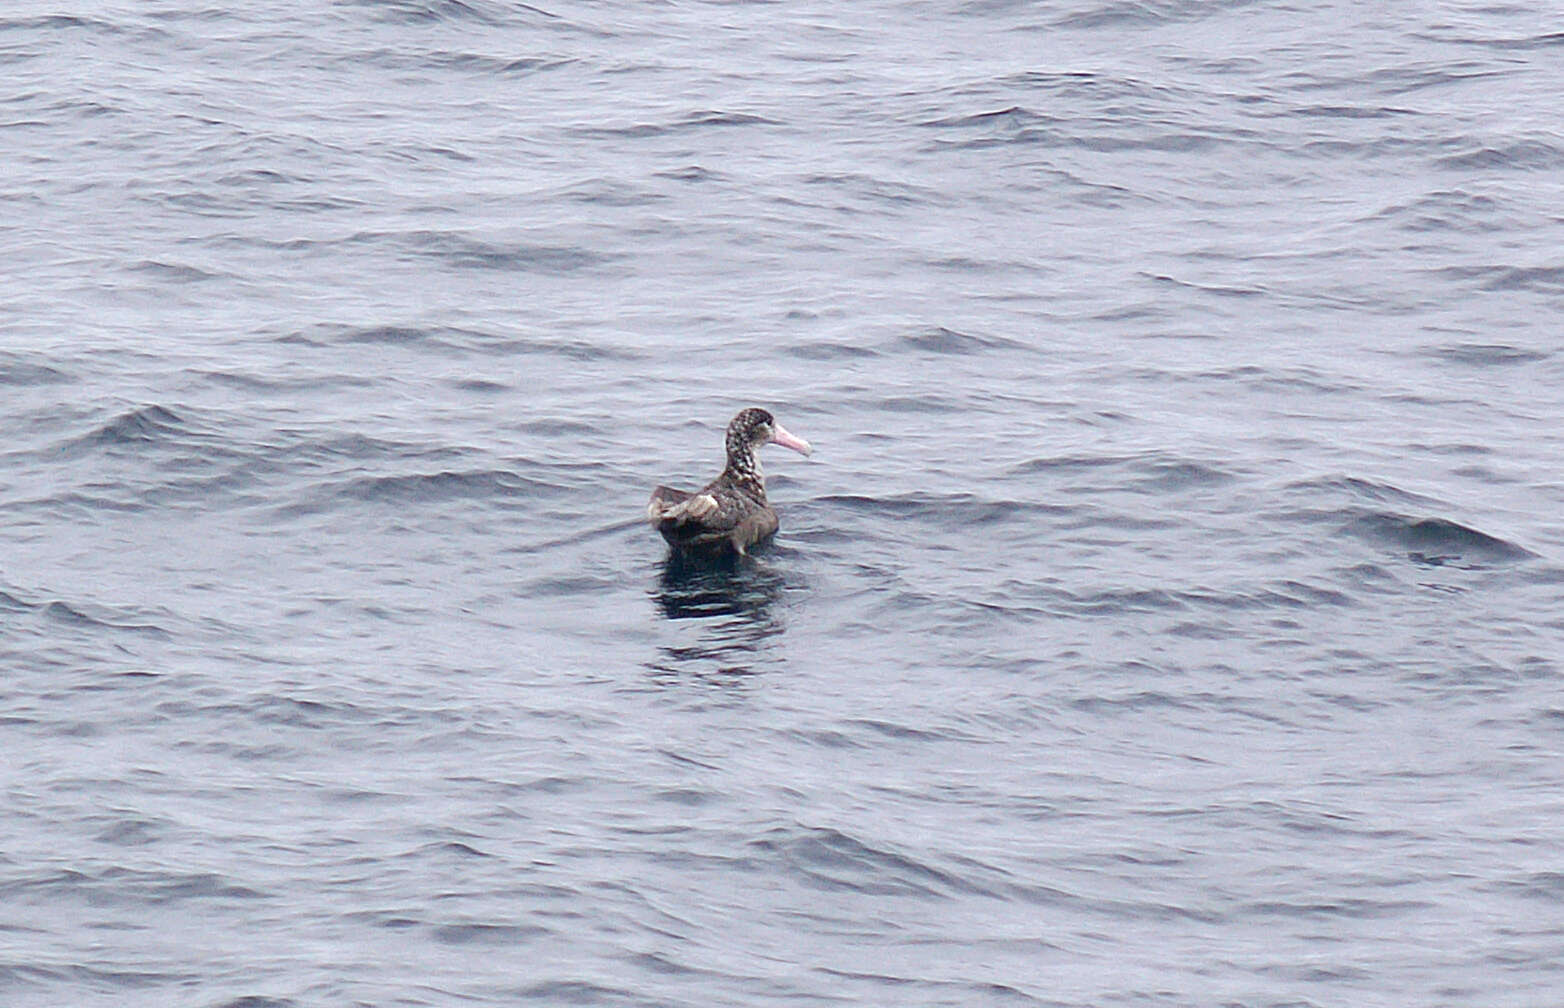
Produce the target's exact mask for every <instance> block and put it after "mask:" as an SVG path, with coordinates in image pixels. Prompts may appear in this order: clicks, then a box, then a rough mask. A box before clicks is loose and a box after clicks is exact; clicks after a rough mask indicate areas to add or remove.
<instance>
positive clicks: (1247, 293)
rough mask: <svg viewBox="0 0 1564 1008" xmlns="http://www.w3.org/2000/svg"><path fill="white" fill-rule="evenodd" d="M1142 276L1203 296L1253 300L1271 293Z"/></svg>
mask: <svg viewBox="0 0 1564 1008" xmlns="http://www.w3.org/2000/svg"><path fill="white" fill-rule="evenodd" d="M1140 275H1141V276H1143V277H1145V278H1146V279H1148V280H1153V281H1155V282H1156V283H1158V284H1161V285H1164V286H1168V287H1178V288H1182V289H1184V290H1192V291H1199V292H1200V293H1202V294H1215V295H1217V296H1218V297H1230V298H1251V297H1261V296H1263V295H1266V294H1269V293H1270V291H1268V290H1266V289H1264V288H1263V287H1238V286H1232V285H1224V284H1202V283H1196V282H1194V281H1193V280H1180V279H1178V278H1177V277H1171V276H1168V275H1167V274H1165V273H1141V274H1140Z"/></svg>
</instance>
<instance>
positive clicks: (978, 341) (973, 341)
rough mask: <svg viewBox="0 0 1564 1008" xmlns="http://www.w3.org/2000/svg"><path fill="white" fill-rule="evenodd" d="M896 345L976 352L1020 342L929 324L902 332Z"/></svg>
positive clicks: (965, 352) (926, 350) (968, 352)
mask: <svg viewBox="0 0 1564 1008" xmlns="http://www.w3.org/2000/svg"><path fill="white" fill-rule="evenodd" d="M896 345H897V346H901V347H905V348H908V349H912V350H921V351H923V352H925V353H935V354H976V353H982V352H983V351H985V350H996V349H1012V348H1015V347H1018V346H1020V345H1021V344H1019V343H1016V342H1015V341H1014V340H1008V339H1004V338H1002V337H998V336H978V335H975V334H973V333H964V332H958V331H957V330H955V329H947V328H945V327H944V326H930V327H928V328H926V329H918V330H915V331H913V332H909V333H903V334H902V335H901V336H900V337H899V338H898V339H897V341H896Z"/></svg>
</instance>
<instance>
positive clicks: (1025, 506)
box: [795, 493, 1070, 528]
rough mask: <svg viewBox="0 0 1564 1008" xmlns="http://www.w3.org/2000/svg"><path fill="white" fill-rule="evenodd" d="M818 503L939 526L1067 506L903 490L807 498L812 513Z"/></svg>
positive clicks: (996, 520) (1032, 515)
mask: <svg viewBox="0 0 1564 1008" xmlns="http://www.w3.org/2000/svg"><path fill="white" fill-rule="evenodd" d="M795 506H797V505H795ZM820 506H824V507H826V508H828V509H831V510H837V509H840V510H842V511H847V512H852V513H857V514H863V515H869V516H875V517H880V518H885V519H888V520H893V521H898V522H906V521H915V522H918V523H920V524H930V525H938V526H940V527H942V528H950V527H952V526H960V527H973V526H985V525H996V524H1004V523H1007V522H1012V521H1019V520H1026V519H1036V518H1040V517H1050V516H1057V515H1060V514H1063V513H1066V512H1068V511H1069V510H1070V509H1069V508H1068V507H1067V506H1064V505H1056V504H1043V503H1039V502H1037V501H1026V500H984V499H983V498H981V497H978V496H977V495H975V494H966V493H955V494H937V493H906V494H895V495H891V496H885V497H866V496H862V495H859V494H827V495H825V496H823V497H815V498H813V499H811V500H810V501H809V502H808V508H809V512H810V513H811V514H813V513H814V512H815V510H816V509H817V508H818V507H820Z"/></svg>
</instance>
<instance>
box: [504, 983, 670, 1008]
mask: <svg viewBox="0 0 1564 1008" xmlns="http://www.w3.org/2000/svg"><path fill="white" fill-rule="evenodd" d="M510 997H515V998H516V999H518V1000H519V1001H526V1002H534V1001H535V1002H537V1003H538V1004H544V1005H592V1006H597V1005H636V1006H642V1005H645V1004H646V998H645V996H644V994H642V993H639V992H636V991H632V990H627V989H625V988H623V987H607V986H604V985H602V984H597V983H592V982H590V981H587V980H544V981H542V982H541V983H535V984H531V985H529V986H526V987H520V988H517V989H515V990H514V991H510V992H507V993H506V998H507V1000H508V999H509V998H510Z"/></svg>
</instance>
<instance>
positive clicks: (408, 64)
mask: <svg viewBox="0 0 1564 1008" xmlns="http://www.w3.org/2000/svg"><path fill="white" fill-rule="evenodd" d="M338 62H341V63H343V64H347V65H352V66H362V65H371V66H380V67H385V68H387V69H391V70H407V71H416V72H420V73H431V72H433V71H440V70H455V71H462V72H467V73H474V74H482V75H486V76H495V77H508V76H512V75H521V76H525V75H529V74H533V73H538V72H541V71H545V70H554V69H558V68H560V67H565V66H570V65H571V64H574V63H576V62H577V60H576V59H575V58H574V57H568V56H489V55H486V54H483V53H475V52H459V51H453V50H449V49H439V50H427V49H424V48H422V47H416V48H406V49H384V48H382V49H373V50H370V51H368V52H355V53H351V54H348V55H344V56H342V57H341V58H340V59H339V61H338Z"/></svg>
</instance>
